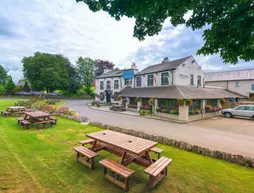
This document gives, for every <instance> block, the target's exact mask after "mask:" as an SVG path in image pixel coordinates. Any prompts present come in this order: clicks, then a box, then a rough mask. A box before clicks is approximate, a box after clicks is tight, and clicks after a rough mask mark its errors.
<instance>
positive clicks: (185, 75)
mask: <svg viewBox="0 0 254 193" xmlns="http://www.w3.org/2000/svg"><path fill="white" fill-rule="evenodd" d="M179 78H182V79H187V78H189V75H188V74H179Z"/></svg>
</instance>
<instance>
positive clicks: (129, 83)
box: [124, 78, 132, 86]
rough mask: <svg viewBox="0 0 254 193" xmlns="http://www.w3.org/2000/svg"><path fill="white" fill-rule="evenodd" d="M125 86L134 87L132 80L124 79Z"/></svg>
mask: <svg viewBox="0 0 254 193" xmlns="http://www.w3.org/2000/svg"><path fill="white" fill-rule="evenodd" d="M127 80H128V84H127ZM124 85H125V86H130V85H132V78H125V79H124Z"/></svg>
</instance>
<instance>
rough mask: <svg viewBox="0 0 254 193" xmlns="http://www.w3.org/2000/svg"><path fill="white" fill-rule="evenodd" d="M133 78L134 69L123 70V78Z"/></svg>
mask: <svg viewBox="0 0 254 193" xmlns="http://www.w3.org/2000/svg"><path fill="white" fill-rule="evenodd" d="M131 78H134V70H133V69H130V70H124V71H123V79H131Z"/></svg>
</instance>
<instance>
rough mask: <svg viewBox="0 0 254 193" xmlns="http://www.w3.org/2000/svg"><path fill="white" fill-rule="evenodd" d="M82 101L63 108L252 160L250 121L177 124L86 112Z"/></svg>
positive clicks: (253, 145)
mask: <svg viewBox="0 0 254 193" xmlns="http://www.w3.org/2000/svg"><path fill="white" fill-rule="evenodd" d="M87 103H88V101H85V100H69V101H67V104H66V106H68V107H70V108H72V109H75V110H76V111H78V112H79V114H80V115H82V116H86V117H88V118H89V119H90V120H91V121H99V122H101V123H103V124H108V125H113V126H119V127H124V128H129V129H134V130H139V131H143V132H146V133H149V134H154V135H161V136H166V137H168V138H171V139H176V140H182V141H185V142H188V143H191V144H195V145H201V146H204V147H209V148H213V149H217V150H221V151H225V152H230V153H234V154H241V155H245V156H250V157H253V158H254V121H251V120H244V119H226V118H224V117H214V118H212V119H207V120H201V121H195V122H191V123H187V124H178V123H172V122H166V121H160V120H154V119H148V118H143V117H138V116H131V115H123V114H117V113H114V112H104V111H99V110H94V109H90V108H89V107H88V106H87Z"/></svg>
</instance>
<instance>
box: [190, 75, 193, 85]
mask: <svg viewBox="0 0 254 193" xmlns="http://www.w3.org/2000/svg"><path fill="white" fill-rule="evenodd" d="M190 85H194V75H193V74H191V75H190Z"/></svg>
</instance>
